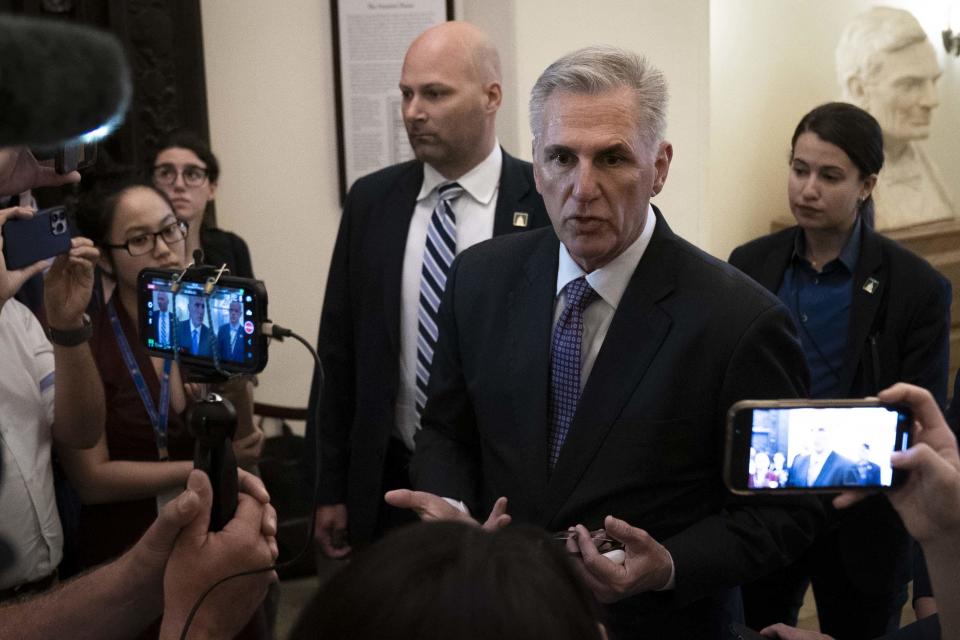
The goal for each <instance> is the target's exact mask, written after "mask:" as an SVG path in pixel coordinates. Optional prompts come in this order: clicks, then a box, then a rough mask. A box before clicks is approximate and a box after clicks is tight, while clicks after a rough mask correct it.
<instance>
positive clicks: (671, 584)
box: [654, 551, 677, 591]
mask: <svg viewBox="0 0 960 640" xmlns="http://www.w3.org/2000/svg"><path fill="white" fill-rule="evenodd" d="M667 555H668V556H669V557H670V579H669V580H667V584H665V585H663V586H662V587H660V588H659V589H654V591H672V590H673V589H674V588H675V587H676V586H677V566H676V565H675V564H673V556H671V555H670V552H669V551H668V552H667Z"/></svg>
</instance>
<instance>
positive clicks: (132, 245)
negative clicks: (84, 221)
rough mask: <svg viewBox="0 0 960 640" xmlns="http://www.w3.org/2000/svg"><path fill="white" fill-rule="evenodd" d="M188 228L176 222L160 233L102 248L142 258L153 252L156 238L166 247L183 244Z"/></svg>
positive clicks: (142, 234) (136, 237)
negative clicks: (161, 240)
mask: <svg viewBox="0 0 960 640" xmlns="http://www.w3.org/2000/svg"><path fill="white" fill-rule="evenodd" d="M189 228H190V225H188V224H187V223H186V222H184V221H183V220H177V221H176V222H172V223H170V224H168V225H167V226H165V227H164V228H163V229H160V231H153V232H150V233H141V234H140V235H136V236H133V237H132V238H130V239H128V240H127V241H126V242H124V243H123V244H105V245H103V246H105V247H108V248H110V249H126V250H127V253H129V254H130V255H131V256H133V257H137V256H142V255H145V254H148V253H150V252H151V251H153V248H154V247H155V246H157V237H158V236H159V237H161V238H163V241H164V242H165V243H166V244H167V245H168V246H169V245H172V244H177V243H178V242H183V240H184V238H186V237H187V229H189Z"/></svg>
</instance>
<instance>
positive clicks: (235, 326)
mask: <svg viewBox="0 0 960 640" xmlns="http://www.w3.org/2000/svg"><path fill="white" fill-rule="evenodd" d="M242 313H243V310H242V309H241V308H240V301H239V300H232V301H231V302H230V322H225V323H224V324H222V325H220V329H219V330H218V331H217V345H218V347H219V349H220V357H221V358H222V359H224V360H230V361H232V362H243V337H244V336H243V325H242V324H241V322H240V320H241V315H242Z"/></svg>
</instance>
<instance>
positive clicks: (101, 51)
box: [0, 15, 133, 147]
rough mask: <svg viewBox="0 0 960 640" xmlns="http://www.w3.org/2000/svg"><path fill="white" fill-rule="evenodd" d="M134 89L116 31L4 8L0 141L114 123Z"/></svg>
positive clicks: (28, 141)
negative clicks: (22, 14)
mask: <svg viewBox="0 0 960 640" xmlns="http://www.w3.org/2000/svg"><path fill="white" fill-rule="evenodd" d="M132 95H133V87H132V85H131V82H130V68H129V66H128V65H127V60H126V57H125V56H124V53H123V48H122V47H121V45H120V42H119V40H117V38H116V37H114V36H113V35H111V34H109V33H106V32H104V31H99V30H97V29H93V28H91V27H85V26H81V25H75V24H70V23H66V22H62V21H58V20H42V19H36V18H24V17H19V16H10V15H0V146H12V145H31V146H38V147H43V146H55V145H59V144H64V143H67V142H73V141H76V140H77V139H79V138H81V136H85V135H86V134H91V133H92V132H94V131H96V130H98V129H101V128H106V129H107V130H112V129H114V128H116V127H117V126H119V125H120V123H121V122H122V120H123V116H124V114H125V113H126V110H127V108H128V106H129V105H130V100H131V97H132ZM103 133H106V131H104V132H103ZM89 141H93V140H89Z"/></svg>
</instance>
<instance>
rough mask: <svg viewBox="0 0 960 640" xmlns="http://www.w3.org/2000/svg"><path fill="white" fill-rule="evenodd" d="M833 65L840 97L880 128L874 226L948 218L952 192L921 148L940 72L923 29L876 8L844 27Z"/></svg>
mask: <svg viewBox="0 0 960 640" xmlns="http://www.w3.org/2000/svg"><path fill="white" fill-rule="evenodd" d="M836 59H837V76H838V79H839V81H840V87H841V91H842V94H843V99H844V100H845V101H847V102H851V103H853V104H855V105H857V106H859V107H861V108H862V109H865V110H866V111H869V112H870V113H871V114H872V115H873V116H874V117H875V118H876V119H877V121H878V122H879V123H880V127H881V128H882V129H883V150H884V155H885V157H886V160H885V162H884V167H883V170H882V171H881V172H880V178H879V181H878V183H877V188H876V189H875V190H874V192H873V194H874V201H875V204H876V228H877V229H879V230H888V229H898V228H901V227H908V226H913V225H917V224H923V223H927V222H933V221H935V220H943V219H946V218H952V217H953V216H954V215H955V211H956V210H955V208H954V204H953V200H952V197H951V194H950V193H949V191H948V190H947V187H946V184H945V183H944V181H943V178H942V177H941V175H940V172H939V170H938V169H937V167H936V165H935V164H934V163H933V161H932V160H931V159H930V158H929V157H928V156H927V154H926V152H925V151H924V150H923V148H922V146H921V145H920V144H919V143H920V141H922V140H924V139H926V138H928V137H929V136H930V121H931V117H932V114H933V110H934V109H935V108H936V106H937V105H938V104H939V99H938V97H937V86H936V83H937V80H938V79H939V78H940V73H941V71H940V66H939V64H938V62H937V56H936V53H935V52H934V49H933V45H932V44H931V43H930V40H929V39H928V38H927V35H926V33H925V32H924V31H923V28H922V27H921V26H920V23H919V22H917V19H916V18H914V17H913V15H912V14H911V13H910V12H909V11H904V10H902V9H893V8H891V7H874V8H873V9H870V10H869V11H866V12H864V13H862V14H860V15H858V16H857V17H856V18H854V19H853V21H851V22H850V24H848V25H847V27H846V28H845V29H844V32H843V34H842V35H841V37H840V42H839V43H838V44H837V50H836Z"/></svg>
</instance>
